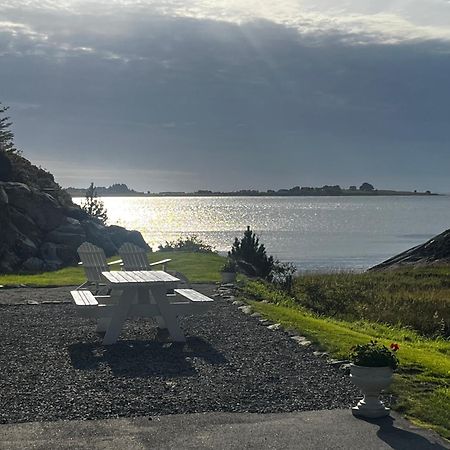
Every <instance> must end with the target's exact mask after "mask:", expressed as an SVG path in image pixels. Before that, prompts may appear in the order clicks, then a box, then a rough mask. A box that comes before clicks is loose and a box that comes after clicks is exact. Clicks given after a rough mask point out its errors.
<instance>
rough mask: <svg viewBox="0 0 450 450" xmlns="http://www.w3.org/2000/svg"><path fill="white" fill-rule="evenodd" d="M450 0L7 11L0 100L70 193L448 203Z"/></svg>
mask: <svg viewBox="0 0 450 450" xmlns="http://www.w3.org/2000/svg"><path fill="white" fill-rule="evenodd" d="M449 24H450V0H389V1H388V0H377V1H373V0H344V1H336V0H303V1H302V0H297V1H294V0H278V1H277V2H273V1H262V0H260V1H256V0H248V1H244V0H241V1H238V0H198V1H196V0H160V1H147V0H140V1H134V0H92V1H88V0H74V1H72V0H63V1H56V0H39V1H37V0H2V2H1V3H0V101H1V102H2V103H3V104H5V105H9V106H10V110H9V111H8V113H9V116H10V117H11V119H12V121H13V131H14V133H15V142H16V146H17V147H19V148H20V149H22V151H23V155H24V156H25V157H27V158H28V159H30V160H31V161H32V162H33V163H35V164H36V165H40V166H42V167H44V168H46V169H47V170H50V171H51V172H52V173H53V174H54V175H55V178H56V180H57V181H58V182H59V183H60V184H61V185H62V186H64V187H69V186H74V187H87V186H88V185H89V183H90V182H91V181H93V182H94V183H95V184H96V185H98V186H109V185H110V184H113V183H126V184H127V185H128V186H129V187H130V188H133V189H136V190H142V191H151V192H160V191H195V190H198V189H211V190H237V189H260V190H266V189H280V188H290V187H292V186H322V185H324V184H331V185H334V184H339V185H341V186H342V187H346V186H349V185H359V184H361V183H362V182H370V183H372V184H373V185H374V186H375V187H377V188H391V189H418V190H428V189H429V190H432V191H434V192H450V178H449V176H448V175H449V169H450V25H449Z"/></svg>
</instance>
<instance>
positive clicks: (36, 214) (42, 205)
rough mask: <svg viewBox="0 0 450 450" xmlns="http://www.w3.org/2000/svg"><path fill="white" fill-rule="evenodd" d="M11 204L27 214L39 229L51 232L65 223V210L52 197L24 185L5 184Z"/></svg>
mask: <svg viewBox="0 0 450 450" xmlns="http://www.w3.org/2000/svg"><path fill="white" fill-rule="evenodd" d="M3 188H4V190H5V192H6V193H7V195H8V199H9V204H10V205H13V206H14V208H16V209H18V210H19V211H21V212H22V213H26V215H27V216H29V217H30V218H31V219H33V220H34V222H36V224H37V225H38V226H39V228H41V229H43V230H45V231H50V230H53V229H54V228H56V227H57V226H59V225H60V224H61V223H62V222H63V221H64V213H63V208H61V207H60V206H59V205H58V203H57V201H56V200H55V199H54V198H53V197H52V196H50V195H48V194H46V193H44V192H39V191H37V190H36V189H33V188H30V187H28V186H27V185H26V184H23V183H14V182H9V183H3Z"/></svg>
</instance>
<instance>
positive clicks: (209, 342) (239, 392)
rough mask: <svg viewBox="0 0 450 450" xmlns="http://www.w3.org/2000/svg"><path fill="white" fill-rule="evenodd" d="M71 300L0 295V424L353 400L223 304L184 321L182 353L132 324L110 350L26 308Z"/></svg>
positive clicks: (62, 318) (18, 292)
mask: <svg viewBox="0 0 450 450" xmlns="http://www.w3.org/2000/svg"><path fill="white" fill-rule="evenodd" d="M69 290H70V289H69V288H67V287H66V288H56V289H8V290H1V291H0V321H1V329H0V423H14V422H29V421H48V420H59V419H99V418H111V417H120V416H122V417H130V416H145V415H148V416H155V415H163V414H175V413H192V412H206V411H224V412H230V411H237V412H259V413H265V412H288V411H302V410H320V409H332V408H341V407H348V406H350V405H351V404H352V403H354V400H355V398H356V397H357V395H358V393H357V392H356V391H355V389H354V388H353V387H352V386H351V384H350V382H349V379H348V377H346V376H345V375H343V373H342V372H341V371H340V370H339V369H337V368H335V367H332V366H330V365H329V364H327V363H326V361H325V360H324V359H322V358H320V357H317V356H315V355H313V353H312V349H308V348H304V347H302V346H300V345H298V344H297V343H296V342H294V341H293V340H292V339H290V338H289V336H288V334H286V333H285V332H284V331H282V330H273V331H271V330H268V329H267V328H266V327H265V326H263V325H261V323H260V322H259V321H258V320H257V319H256V318H253V317H250V316H247V315H244V314H243V313H242V312H240V311H239V310H238V309H237V308H236V306H233V305H231V304H230V303H227V301H225V300H223V299H217V300H216V301H215V303H214V305H213V307H212V308H211V310H210V311H209V312H208V313H207V314H204V315H198V316H194V317H184V318H182V319H181V326H182V328H183V329H184V330H185V332H186V336H187V343H186V344H172V343H168V342H165V341H164V338H163V337H162V336H159V335H158V334H157V332H156V328H155V326H154V324H153V322H152V321H151V320H136V321H128V322H127V323H126V325H125V327H124V330H123V333H122V334H121V337H120V341H118V343H117V344H115V345H113V346H110V347H104V346H102V345H101V337H100V336H98V335H97V334H96V333H95V322H94V321H93V320H91V319H86V318H82V317H80V316H79V315H78V314H77V311H76V307H75V306H73V305H72V304H67V303H59V304H39V305H26V304H23V303H25V302H29V301H36V302H39V303H41V302H42V301H62V300H68V299H69V295H70V294H69ZM209 290H211V287H210V288H209ZM203 291H205V289H203ZM5 303H10V304H8V305H7V304H5ZM20 303H22V304H20Z"/></svg>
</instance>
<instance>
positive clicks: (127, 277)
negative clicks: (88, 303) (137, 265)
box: [102, 270, 180, 286]
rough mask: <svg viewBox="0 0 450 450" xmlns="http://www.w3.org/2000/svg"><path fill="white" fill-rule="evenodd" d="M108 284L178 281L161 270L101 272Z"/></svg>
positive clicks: (121, 284) (122, 284)
mask: <svg viewBox="0 0 450 450" xmlns="http://www.w3.org/2000/svg"><path fill="white" fill-rule="evenodd" d="M102 275H103V276H104V277H105V278H106V280H107V281H108V283H110V284H113V285H120V286H125V285H136V284H153V285H154V284H158V283H159V284H166V283H176V282H178V281H180V280H179V279H178V278H176V277H174V276H172V275H170V274H169V273H167V272H164V271H163V270H132V271H128V270H116V271H114V270H112V271H110V272H109V271H106V272H102Z"/></svg>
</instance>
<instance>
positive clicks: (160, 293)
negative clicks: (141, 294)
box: [149, 286, 186, 342]
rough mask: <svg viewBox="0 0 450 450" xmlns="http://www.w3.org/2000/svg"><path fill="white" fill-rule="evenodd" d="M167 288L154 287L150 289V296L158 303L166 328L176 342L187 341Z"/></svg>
mask: <svg viewBox="0 0 450 450" xmlns="http://www.w3.org/2000/svg"><path fill="white" fill-rule="evenodd" d="M166 293H167V288H166V287H164V286H162V287H161V286H158V287H156V286H155V287H153V288H152V289H151V290H150V291H149V295H150V298H151V299H153V301H154V302H155V303H156V304H157V305H158V307H159V310H160V311H161V315H162V319H163V321H164V322H165V328H167V330H168V331H169V334H170V337H171V338H172V340H173V341H175V342H186V337H185V336H184V333H183V330H182V329H181V328H180V326H179V325H178V318H177V315H176V314H175V310H174V308H173V307H172V306H171V305H170V303H169V301H168V300H167V295H166Z"/></svg>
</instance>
